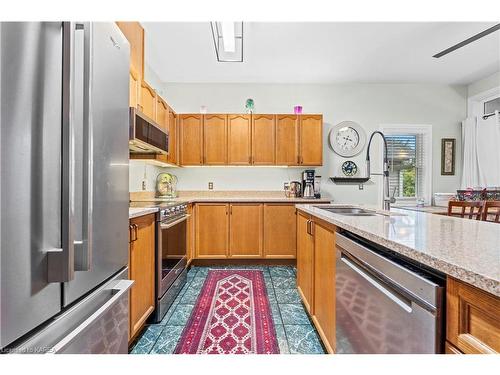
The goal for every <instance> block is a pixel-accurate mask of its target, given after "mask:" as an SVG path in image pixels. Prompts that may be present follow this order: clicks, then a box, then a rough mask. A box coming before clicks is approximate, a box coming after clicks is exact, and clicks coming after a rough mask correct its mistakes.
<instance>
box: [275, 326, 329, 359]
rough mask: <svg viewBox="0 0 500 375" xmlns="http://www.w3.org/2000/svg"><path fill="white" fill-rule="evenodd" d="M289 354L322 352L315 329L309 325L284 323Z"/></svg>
mask: <svg viewBox="0 0 500 375" xmlns="http://www.w3.org/2000/svg"><path fill="white" fill-rule="evenodd" d="M284 327H285V332H286V337H287V341H288V348H289V350H290V353H291V354H324V353H325V352H324V350H323V347H322V346H321V343H320V341H319V338H318V335H317V333H316V330H315V329H314V327H313V326H311V325H305V324H303V325H285V326H284Z"/></svg>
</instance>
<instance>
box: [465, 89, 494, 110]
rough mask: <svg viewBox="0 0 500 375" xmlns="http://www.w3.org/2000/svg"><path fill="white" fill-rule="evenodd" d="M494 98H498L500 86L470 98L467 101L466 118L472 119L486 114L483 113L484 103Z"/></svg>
mask: <svg viewBox="0 0 500 375" xmlns="http://www.w3.org/2000/svg"><path fill="white" fill-rule="evenodd" d="M496 98H500V86H498V87H494V88H492V89H490V90H486V91H483V92H480V93H479V94H476V95H474V96H471V97H470V98H468V99H467V116H468V117H474V116H483V115H485V114H487V113H484V103H485V102H489V101H490V100H493V99H496Z"/></svg>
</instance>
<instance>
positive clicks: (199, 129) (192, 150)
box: [178, 114, 203, 165]
mask: <svg viewBox="0 0 500 375" xmlns="http://www.w3.org/2000/svg"><path fill="white" fill-rule="evenodd" d="M178 129H179V143H178V144H179V147H180V150H179V155H180V156H179V157H180V164H181V165H202V164H203V117H202V115H198V114H186V115H180V116H179V128H178Z"/></svg>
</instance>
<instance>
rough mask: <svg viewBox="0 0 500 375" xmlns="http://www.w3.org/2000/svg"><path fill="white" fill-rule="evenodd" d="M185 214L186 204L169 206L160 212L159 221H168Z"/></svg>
mask: <svg viewBox="0 0 500 375" xmlns="http://www.w3.org/2000/svg"><path fill="white" fill-rule="evenodd" d="M186 213H187V204H183V203H180V204H178V205H175V206H170V207H167V208H162V209H161V210H160V220H161V221H164V220H168V219H169V218H172V217H176V216H182V215H185V214H186Z"/></svg>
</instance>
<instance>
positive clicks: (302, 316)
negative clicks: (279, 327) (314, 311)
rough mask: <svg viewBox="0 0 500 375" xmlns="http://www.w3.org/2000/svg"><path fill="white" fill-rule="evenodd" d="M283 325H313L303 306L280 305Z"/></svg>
mask: <svg viewBox="0 0 500 375" xmlns="http://www.w3.org/2000/svg"><path fill="white" fill-rule="evenodd" d="M278 306H279V309H280V313H281V319H282V320H283V324H292V325H296V324H311V322H310V321H309V317H308V315H307V313H306V311H305V310H304V307H303V306H302V305H301V304H298V303H297V304H279V305H278Z"/></svg>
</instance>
